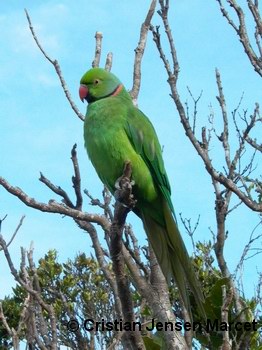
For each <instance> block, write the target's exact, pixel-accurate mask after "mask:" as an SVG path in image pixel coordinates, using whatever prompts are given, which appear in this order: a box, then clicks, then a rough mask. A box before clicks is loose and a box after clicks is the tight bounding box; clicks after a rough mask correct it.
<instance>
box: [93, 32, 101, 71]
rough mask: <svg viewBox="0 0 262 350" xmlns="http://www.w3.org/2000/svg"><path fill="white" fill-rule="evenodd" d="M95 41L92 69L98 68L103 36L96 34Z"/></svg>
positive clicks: (99, 33)
mask: <svg viewBox="0 0 262 350" xmlns="http://www.w3.org/2000/svg"><path fill="white" fill-rule="evenodd" d="M95 39H96V49H95V58H94V60H93V62H92V67H93V68H95V67H99V64H100V58H101V46H102V39H103V34H102V33H101V32H96V35H95Z"/></svg>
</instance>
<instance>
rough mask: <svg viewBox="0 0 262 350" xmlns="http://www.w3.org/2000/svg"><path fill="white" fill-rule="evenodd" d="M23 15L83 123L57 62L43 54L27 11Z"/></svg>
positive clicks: (82, 116) (39, 45)
mask: <svg viewBox="0 0 262 350" xmlns="http://www.w3.org/2000/svg"><path fill="white" fill-rule="evenodd" d="M25 14H26V18H27V21H28V25H29V29H30V31H31V34H32V36H33V39H34V41H35V43H36V45H37V46H38V48H39V50H40V51H41V52H42V54H43V55H44V56H45V58H46V59H47V60H48V61H49V62H50V63H51V64H52V65H53V66H54V68H55V71H56V74H57V75H58V77H59V80H60V83H61V85H62V88H63V90H64V93H65V95H66V98H67V100H68V102H69V103H70V105H71V107H72V109H73V111H74V112H75V114H76V115H77V116H78V118H79V119H81V120H82V121H84V120H85V117H84V115H83V114H82V113H81V112H80V111H79V109H78V108H77V106H76V104H75V103H74V102H73V100H72V97H71V94H70V92H69V89H68V87H67V84H66V82H65V79H64V77H63V75H62V70H61V68H60V65H59V63H58V61H57V60H52V59H51V58H50V56H49V55H48V54H47V53H46V52H45V50H44V49H43V47H42V45H41V44H40V42H39V40H38V38H37V35H36V34H35V30H34V27H33V25H32V22H31V18H30V16H29V14H28V11H27V10H26V9H25Z"/></svg>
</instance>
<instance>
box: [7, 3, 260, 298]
mask: <svg viewBox="0 0 262 350" xmlns="http://www.w3.org/2000/svg"><path fill="white" fill-rule="evenodd" d="M149 3H150V1H148V0H147V1H141V0H133V1H120V0H117V1H115V2H114V5H112V1H109V0H89V1H83V0H79V1H77V2H72V1H63V0H61V1H56V0H52V1H45V2H43V1H19V2H18V1H14V0H13V1H8V2H5V3H3V2H2V3H1V5H0V13H1V14H0V33H1V34H0V80H1V84H0V130H1V138H0V159H1V162H0V175H1V176H3V177H5V178H6V179H7V180H8V181H9V182H10V183H11V184H13V185H17V186H19V187H21V188H22V189H24V191H26V192H27V193H28V194H29V195H30V196H32V197H35V198H36V199H38V200H40V201H48V200H49V199H50V198H54V195H52V194H51V193H50V191H49V190H48V189H47V188H45V187H44V186H43V185H42V184H41V183H40V182H39V181H38V177H39V171H42V172H43V173H44V175H46V176H47V177H48V178H49V179H50V180H52V181H53V182H54V183H55V184H59V185H60V186H62V187H63V188H65V189H66V190H67V191H68V192H69V193H70V194H71V195H73V190H72V186H71V183H70V181H71V180H70V179H71V176H72V166H71V162H70V150H71V148H72V146H73V144H74V143H77V145H78V156H79V162H80V168H81V172H82V182H83V188H88V189H89V190H90V192H91V193H92V194H93V196H95V197H97V196H100V193H101V190H102V185H101V183H100V181H99V179H98V178H97V176H96V174H95V171H94V169H93V168H92V165H91V163H90V162H89V160H88V159H87V156H86V152H85V150H84V144H83V136H82V134H83V131H82V128H83V125H82V122H81V121H80V120H79V119H78V118H77V117H76V116H75V115H74V112H73V111H72V110H71V109H70V107H69V104H68V102H67V100H66V99H65V96H64V94H63V91H62V89H61V87H60V85H59V81H58V78H57V76H56V75H55V72H54V69H53V67H52V66H51V65H50V63H48V62H47V61H46V60H45V59H44V57H43V56H42V54H41V53H40V52H39V49H38V48H37V47H36V45H35V43H34V41H33V39H32V37H31V34H30V32H29V29H28V26H27V21H26V17H25V14H24V10H23V9H24V8H27V10H28V11H29V13H30V16H31V19H32V22H33V25H34V28H35V31H36V33H37V35H38V38H39V40H40V42H41V43H42V45H43V47H44V48H45V50H46V51H47V52H48V54H49V55H50V56H51V57H52V58H56V59H58V61H59V63H60V65H61V68H62V71H63V74H64V78H65V79H66V81H67V84H68V87H69V89H70V92H71V94H72V97H73V99H74V101H75V102H76V104H77V105H78V107H79V109H80V110H81V111H82V113H85V109H86V106H85V105H83V104H82V103H81V102H80V100H79V98H78V86H79V80H80V78H81V76H82V74H83V73H84V72H85V71H86V70H88V69H89V68H90V66H91V62H92V59H93V53H94V34H95V32H96V31H97V30H98V31H101V32H103V36H104V40H103V55H102V64H103V63H104V60H105V57H106V53H107V52H108V51H112V52H113V54H114V61H113V69H112V71H113V72H114V73H115V74H116V75H118V76H119V78H120V79H121V80H122V81H123V83H124V84H125V85H126V87H127V88H131V83H132V69H133V59H134V48H135V47H136V45H137V42H138V37H139V30H140V25H141V23H142V21H143V20H144V17H145V14H146V12H147V8H148V6H149ZM160 23H161V21H160V18H159V16H158V15H155V17H154V19H153V24H155V25H157V24H160ZM170 23H171V25H172V28H173V33H174V37H175V40H176V46H177V52H178V58H179V61H180V67H181V73H180V77H179V89H180V95H181V98H182V101H186V100H190V98H189V95H188V93H187V88H186V87H187V86H189V87H190V89H191V91H192V92H193V94H194V95H195V96H198V95H199V93H200V91H201V90H203V97H202V99H201V101H200V103H199V113H198V116H199V120H198V126H199V127H201V126H202V125H205V124H206V121H207V116H208V114H209V105H210V104H211V105H212V106H213V108H214V110H215V112H216V123H217V126H218V128H219V126H221V123H220V114H219V109H218V106H217V101H216V97H215V96H216V95H217V89H216V83H215V74H214V71H215V68H216V67H217V68H219V70H220V72H221V76H222V81H223V86H224V92H225V95H226V98H227V105H228V110H229V111H231V110H233V109H234V108H235V107H236V105H237V104H238V101H239V99H240V96H241V95H242V93H243V92H244V93H245V94H244V99H243V103H242V106H243V109H245V108H247V109H248V110H249V111H250V113H251V112H252V110H253V107H254V103H255V102H260V101H261V82H260V80H259V77H258V76H257V74H256V73H255V72H254V71H253V69H252V67H251V65H250V63H249V62H248V60H247V58H246V56H245V55H244V53H243V49H242V47H241V45H240V43H239V42H238V40H237V38H236V36H235V34H234V32H233V31H232V29H231V28H230V27H229V26H228V25H227V23H226V22H225V20H224V19H223V18H222V16H221V15H220V13H219V9H218V6H217V3H216V1H215V0H213V1H208V2H207V1H204V0H188V1H182V0H180V1H176V2H175V5H174V6H172V7H171V10H170ZM162 37H163V40H164V34H163V35H162ZM167 52H168V51H167ZM142 68H143V80H142V87H141V92H140V96H139V100H138V103H139V107H140V108H141V109H142V110H143V112H144V113H145V114H147V115H148V116H149V117H150V119H151V120H152V122H153V124H154V125H155V128H156V130H157V133H158V135H159V139H160V142H161V144H162V145H164V159H165V164H166V169H167V172H168V174H169V178H170V182H171V186H172V189H173V192H172V193H173V202H174V206H175V208H176V211H177V213H180V212H182V213H183V216H185V217H187V218H190V217H191V218H192V220H193V221H194V220H196V219H197V217H198V215H199V214H200V215H201V218H200V225H199V228H198V231H197V233H196V237H195V239H196V240H203V239H205V240H208V239H210V238H211V234H210V231H209V229H208V228H209V227H210V228H212V229H213V230H214V231H215V213H214V195H213V188H212V186H211V182H210V179H209V176H208V175H207V174H206V172H205V170H204V167H203V164H202V162H201V160H200V157H198V156H197V155H196V153H195V151H194V149H193V147H192V146H191V144H190V142H189V141H188V140H187V139H186V137H185V134H184V131H183V129H182V126H181V124H180V122H179V118H178V114H177V112H176V109H175V106H174V104H173V102H172V100H171V98H170V97H169V89H168V85H167V83H166V74H165V71H164V69H163V66H162V63H161V61H160V59H159V55H158V53H157V51H156V48H155V46H154V43H153V41H152V37H151V34H149V37H148V45H147V48H146V53H145V55H144V59H143V65H142ZM231 124H232V123H231ZM233 136H234V132H233V133H232V137H233ZM222 156H223V154H222V152H221V150H220V149H219V148H218V144H217V142H216V141H215V140H214V145H213V146H212V157H213V159H214V162H215V163H216V164H221V159H222ZM257 163H258V160H257ZM259 166H260V169H261V163H260V164H259V163H258V171H259ZM260 173H261V171H260ZM86 203H88V201H86ZM85 209H86V210H89V211H90V212H91V211H94V210H95V209H94V208H90V207H88V206H87V205H86V207H85ZM5 214H8V217H7V219H6V220H5V221H4V223H3V225H2V234H3V235H4V237H5V238H6V239H7V240H8V237H11V235H12V233H13V231H14V230H15V227H16V225H17V223H18V222H19V219H20V217H21V216H22V215H23V214H25V215H26V219H25V222H24V225H23V226H22V228H21V230H20V232H19V233H18V235H17V237H16V239H15V241H14V242H13V243H12V245H11V247H10V252H11V254H12V256H13V259H14V262H15V264H16V266H17V267H18V265H19V254H20V246H23V247H29V245H30V242H31V241H34V247H35V253H34V255H35V260H37V259H38V258H40V257H41V256H43V255H44V254H45V253H46V252H47V250H48V249H53V248H54V249H57V250H58V252H59V259H60V261H65V260H66V259H67V258H69V257H70V258H72V257H74V256H75V255H76V254H77V253H78V252H81V251H85V252H89V251H91V243H90V240H89V238H88V237H87V235H86V234H85V233H84V232H81V231H80V230H79V229H78V228H77V227H76V226H75V225H74V223H73V222H72V220H70V219H69V218H62V217H60V216H58V215H54V214H53V215H51V214H49V215H48V214H45V213H40V212H37V211H35V210H32V209H30V208H27V207H25V206H24V205H23V204H22V203H20V202H19V200H18V199H16V198H15V197H12V196H11V195H9V194H8V193H6V192H5V191H4V190H3V189H2V188H0V218H2V217H3V216H4V215H5ZM129 221H130V222H132V223H133V225H134V227H135V231H136V234H137V236H138V237H139V239H140V242H141V244H143V243H144V241H145V234H144V232H143V229H142V226H141V224H140V223H139V221H138V220H137V219H136V218H135V217H134V215H130V216H129ZM257 222H258V217H257V215H256V214H254V213H250V211H249V210H247V209H246V208H245V207H244V206H242V207H240V208H239V210H238V211H235V212H233V213H232V215H230V217H229V220H228V230H229V237H228V240H227V243H226V248H225V254H226V258H227V260H228V263H229V267H230V269H231V271H233V270H234V268H235V266H236V264H237V262H238V260H239V257H240V254H241V253H242V250H243V247H244V246H245V244H246V242H247V241H248V238H249V235H250V233H251V231H252V229H253V228H254V226H255V225H256V224H257ZM181 229H182V228H181ZM182 233H183V236H184V237H185V241H186V244H187V246H188V248H189V250H190V249H191V246H190V241H189V239H188V237H187V236H186V234H185V232H183V229H182ZM102 237H103V235H102V234H101V240H102ZM258 244H260V246H261V243H258ZM260 266H261V263H259V258H254V259H252V260H249V261H248V262H247V264H246V268H245V271H244V281H245V283H246V285H247V288H246V291H247V294H248V295H249V296H251V295H252V293H253V290H254V285H255V283H256V280H257V276H256V269H257V268H258V269H259V268H260ZM12 285H13V279H12V277H11V276H10V273H9V271H8V268H7V265H6V262H5V260H4V258H3V254H1V253H0V286H1V287H0V297H3V296H4V295H5V294H7V293H9V292H10V291H11V286H12Z"/></svg>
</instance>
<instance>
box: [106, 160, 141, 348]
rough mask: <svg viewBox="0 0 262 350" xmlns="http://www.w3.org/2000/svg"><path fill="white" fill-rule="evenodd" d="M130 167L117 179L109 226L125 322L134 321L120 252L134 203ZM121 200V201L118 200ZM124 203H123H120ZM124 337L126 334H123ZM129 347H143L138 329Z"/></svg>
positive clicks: (131, 335)
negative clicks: (124, 231) (124, 230)
mask: <svg viewBox="0 0 262 350" xmlns="http://www.w3.org/2000/svg"><path fill="white" fill-rule="evenodd" d="M131 173H132V167H131V164H130V162H127V163H126V164H125V168H124V171H123V176H122V177H121V179H120V180H119V181H118V183H119V187H120V188H119V189H118V194H117V198H118V200H117V201H116V205H115V211H114V218H113V222H112V225H111V228H110V246H109V249H110V255H111V259H112V262H113V270H114V273H115V278H116V282H117V288H118V294H119V297H120V300H121V306H122V312H123V317H124V320H125V322H129V323H130V324H133V322H135V315H134V306H133V300H132V295H131V291H130V286H129V281H128V278H127V276H126V273H125V262H124V257H123V253H122V244H123V243H122V234H123V229H124V225H125V220H126V217H127V214H128V213H129V211H130V210H131V209H132V208H133V206H134V205H135V201H134V199H133V197H132V182H131ZM120 200H121V202H120ZM122 203H124V204H122ZM124 336H125V337H126V334H125V335H124ZM128 339H129V343H130V345H129V346H130V349H134V350H136V349H145V347H144V343H143V340H142V337H141V335H140V333H139V332H138V331H136V330H135V331H131V332H130V334H129V336H128Z"/></svg>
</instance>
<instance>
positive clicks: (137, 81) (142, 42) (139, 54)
mask: <svg viewBox="0 0 262 350" xmlns="http://www.w3.org/2000/svg"><path fill="white" fill-rule="evenodd" d="M156 3H157V0H152V2H151V5H150V7H149V10H148V13H147V15H146V18H145V21H144V23H143V24H142V26H141V30H140V38H139V42H138V45H137V48H136V49H135V62H134V73H133V87H132V89H131V91H130V95H131V97H132V100H133V101H134V103H135V104H136V101H137V97H138V94H139V90H140V85H141V63H142V58H143V55H144V51H145V47H146V40H147V34H148V30H149V28H150V25H151V20H152V17H153V15H154V13H155V8H156Z"/></svg>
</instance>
